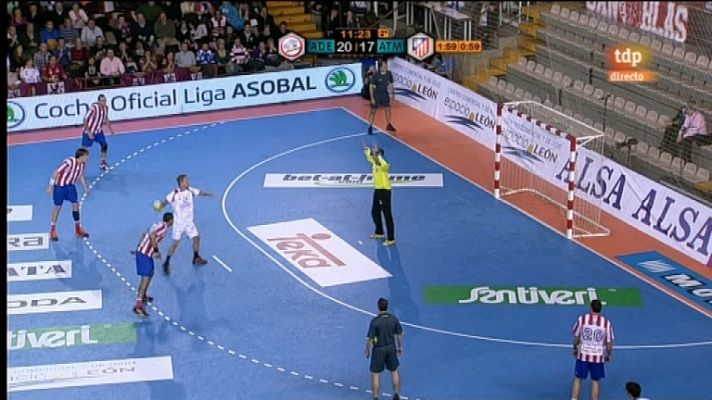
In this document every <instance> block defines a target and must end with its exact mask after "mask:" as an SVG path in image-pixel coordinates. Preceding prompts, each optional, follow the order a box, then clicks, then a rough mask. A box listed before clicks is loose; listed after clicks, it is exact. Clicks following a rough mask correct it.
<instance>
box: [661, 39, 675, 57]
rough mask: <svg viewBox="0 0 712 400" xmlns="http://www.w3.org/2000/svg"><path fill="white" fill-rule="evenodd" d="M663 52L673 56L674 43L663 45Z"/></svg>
mask: <svg viewBox="0 0 712 400" xmlns="http://www.w3.org/2000/svg"><path fill="white" fill-rule="evenodd" d="M661 51H662V52H663V53H665V54H666V55H668V56H672V51H673V47H672V43H667V42H665V43H664V44H663V48H662V49H661Z"/></svg>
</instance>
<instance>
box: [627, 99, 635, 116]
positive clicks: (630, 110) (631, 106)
mask: <svg viewBox="0 0 712 400" xmlns="http://www.w3.org/2000/svg"><path fill="white" fill-rule="evenodd" d="M625 112H627V113H628V114H635V103H633V102H632V101H627V102H626V103H625Z"/></svg>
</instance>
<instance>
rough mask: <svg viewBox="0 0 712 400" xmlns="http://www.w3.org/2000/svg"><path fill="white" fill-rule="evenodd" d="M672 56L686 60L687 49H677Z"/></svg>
mask: <svg viewBox="0 0 712 400" xmlns="http://www.w3.org/2000/svg"><path fill="white" fill-rule="evenodd" d="M672 56H673V58H675V59H678V60H682V59H683V58H685V49H683V48H682V47H675V50H673V52H672Z"/></svg>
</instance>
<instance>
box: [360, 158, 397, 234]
mask: <svg viewBox="0 0 712 400" xmlns="http://www.w3.org/2000/svg"><path fill="white" fill-rule="evenodd" d="M364 153H365V154H366V160H368V162H369V164H371V166H372V170H373V188H374V191H373V205H372V206H371V216H372V217H373V223H374V224H375V225H376V232H375V233H373V234H371V235H370V238H371V239H383V238H385V239H386V241H384V242H383V245H384V246H386V247H388V246H392V245H394V244H395V243H396V238H395V228H394V226H393V213H392V212H391V179H390V177H389V176H388V171H389V170H390V167H391V166H390V165H389V164H388V162H387V161H386V159H385V158H383V149H382V148H380V147H378V145H374V146H373V149H371V148H369V147H368V146H366V148H365V149H364ZM381 213H383V216H384V217H385V218H386V229H387V230H388V236H386V235H384V232H383V220H382V219H381Z"/></svg>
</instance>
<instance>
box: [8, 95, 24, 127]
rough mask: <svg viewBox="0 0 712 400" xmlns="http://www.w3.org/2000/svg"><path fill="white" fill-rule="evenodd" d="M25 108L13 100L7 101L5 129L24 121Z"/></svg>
mask: <svg viewBox="0 0 712 400" xmlns="http://www.w3.org/2000/svg"><path fill="white" fill-rule="evenodd" d="M25 116H26V115H25V108H24V107H22V106H21V105H20V104H18V103H15V102H14V101H8V102H7V129H13V128H16V127H18V126H19V125H20V124H22V122H23V121H25Z"/></svg>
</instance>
